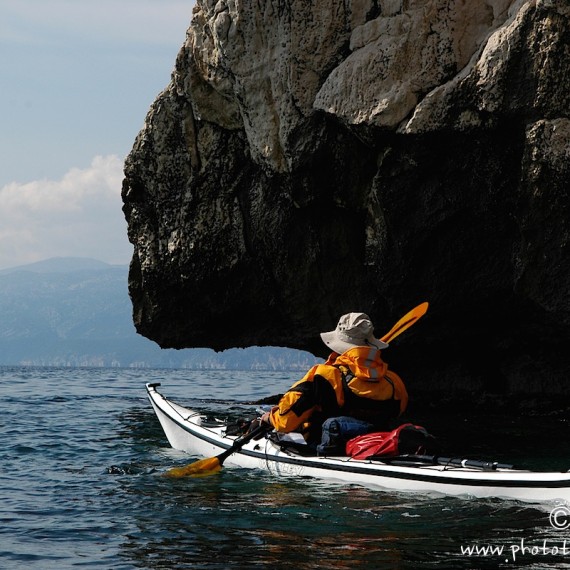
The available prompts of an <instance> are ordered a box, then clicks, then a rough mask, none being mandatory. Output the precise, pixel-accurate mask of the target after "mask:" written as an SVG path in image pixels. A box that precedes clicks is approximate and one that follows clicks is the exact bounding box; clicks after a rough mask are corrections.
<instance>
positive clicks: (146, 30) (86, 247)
mask: <svg viewBox="0 0 570 570" xmlns="http://www.w3.org/2000/svg"><path fill="white" fill-rule="evenodd" d="M194 3H195V2H194V1H193V0H0V70H1V73H0V269H4V268H7V267H15V266H19V265H24V264H27V263H32V262H35V261H40V260H43V259H47V258H50V257H68V256H69V257H92V258H95V259H99V260H101V261H105V262H107V263H113V264H126V263H128V262H129V260H130V257H131V255H132V246H131V245H130V244H129V242H128V240H127V227H126V222H125V220H124V217H123V214H122V211H121V206H122V202H121V197H120V192H121V182H122V179H123V162H124V159H125V157H126V155H127V154H128V153H129V152H130V150H131V148H132V145H133V143H134V140H135V137H136V135H137V133H138V132H139V131H140V129H141V128H142V126H143V123H144V119H145V116H146V113H147V111H148V109H149V107H150V105H151V103H152V102H153V101H154V99H155V98H156V96H157V95H158V94H159V93H160V92H161V91H162V90H163V89H164V88H165V87H166V86H167V85H168V83H169V81H170V74H171V72H172V69H173V68H174V62H175V59H176V54H177V53H178V51H179V49H180V47H181V46H182V44H183V43H184V40H185V36H186V30H187V28H188V26H189V25H190V21H191V18H192V9H193V6H194Z"/></svg>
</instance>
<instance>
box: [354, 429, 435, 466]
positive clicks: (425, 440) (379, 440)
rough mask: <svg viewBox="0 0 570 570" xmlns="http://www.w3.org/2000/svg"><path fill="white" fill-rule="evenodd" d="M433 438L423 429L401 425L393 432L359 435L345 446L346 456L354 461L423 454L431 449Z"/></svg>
mask: <svg viewBox="0 0 570 570" xmlns="http://www.w3.org/2000/svg"><path fill="white" fill-rule="evenodd" d="M433 442H434V438H433V436H431V435H430V434H429V433H428V432H427V431H426V430H425V429H424V428H423V427H421V426H415V425H413V424H403V425H401V426H400V427H397V428H396V429H395V430H393V431H378V432H373V433H367V434H365V435H359V436H358V437H354V438H352V439H351V440H349V441H348V442H347V444H346V454H347V455H350V457H352V458H354V459H366V458H368V457H372V456H373V455H376V456H384V457H393V456H395V455H402V454H408V453H411V454H424V453H426V452H427V451H428V448H431V447H433Z"/></svg>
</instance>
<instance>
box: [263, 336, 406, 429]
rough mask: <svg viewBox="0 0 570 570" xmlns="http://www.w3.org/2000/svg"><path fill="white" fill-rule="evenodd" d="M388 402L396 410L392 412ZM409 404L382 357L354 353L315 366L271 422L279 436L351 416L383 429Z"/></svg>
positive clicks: (365, 351)
mask: <svg viewBox="0 0 570 570" xmlns="http://www.w3.org/2000/svg"><path fill="white" fill-rule="evenodd" d="M343 375H344V377H345V378H346V380H347V381H348V382H347V384H348V390H347V388H346V387H344V386H343V384H344V380H343ZM347 400H349V401H347ZM388 402H390V404H395V405H391V406H390V409H388V407H387V405H386V404H387V403H388ZM407 403H408V393H407V391H406V387H405V386H404V383H403V382H402V379H401V378H400V377H399V376H398V375H397V374H396V373H394V372H392V371H391V370H388V365H387V364H386V363H385V362H384V361H383V360H382V358H381V356H380V351H379V350H378V349H376V348H370V347H355V348H352V349H350V350H347V351H346V352H344V353H343V354H340V355H339V354H336V353H334V352H333V353H332V354H331V355H330V356H329V358H328V360H327V361H326V362H325V363H324V364H318V365H316V366H313V367H312V368H311V369H310V370H309V371H308V372H307V374H305V376H304V377H303V378H301V380H299V381H298V382H296V383H295V384H293V386H291V388H290V389H289V390H288V391H287V392H286V393H285V394H284V395H283V397H282V398H281V400H280V401H279V404H278V406H277V407H275V408H274V409H273V410H272V411H271V414H270V420H271V423H272V425H273V427H274V428H275V429H276V430H277V431H280V432H291V431H294V430H299V429H301V431H304V429H306V428H308V425H309V424H310V420H311V419H315V416H318V418H319V421H320V422H321V423H322V421H324V420H325V419H326V418H329V417H334V416H341V415H350V416H353V417H356V418H358V419H363V420H366V421H369V422H371V423H375V424H379V425H380V424H382V422H385V421H386V420H387V419H391V418H388V417H387V415H389V416H392V417H394V416H397V415H399V414H401V413H402V412H403V411H404V410H405V409H406V406H407ZM394 411H395V413H394Z"/></svg>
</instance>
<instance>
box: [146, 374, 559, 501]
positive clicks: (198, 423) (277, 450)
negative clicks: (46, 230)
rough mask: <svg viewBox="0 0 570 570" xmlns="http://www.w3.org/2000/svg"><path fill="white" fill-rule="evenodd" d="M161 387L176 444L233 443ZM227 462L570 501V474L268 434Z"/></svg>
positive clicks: (388, 485) (162, 415) (168, 430)
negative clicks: (328, 448) (390, 458)
mask: <svg viewBox="0 0 570 570" xmlns="http://www.w3.org/2000/svg"><path fill="white" fill-rule="evenodd" d="M156 387H157V385H156V384H147V392H148V396H149V399H150V402H151V404H152V407H153V409H154V411H155V413H156V416H157V418H158V420H159V421H160V424H161V426H162V428H163V430H164V433H165V434H166V437H167V439H168V442H169V443H170V445H171V446H172V447H173V448H174V449H177V450H181V451H185V452H187V453H189V454H191V455H193V456H199V457H213V456H216V455H219V454H220V453H222V452H223V451H225V450H227V449H229V448H230V447H231V446H232V444H233V443H234V441H235V437H231V436H226V435H225V425H224V424H219V425H208V424H207V423H206V422H205V421H204V419H205V418H204V416H203V415H201V414H200V413H199V412H197V411H194V410H190V409H188V408H185V407H182V406H179V405H177V404H175V403H174V402H172V401H170V400H168V399H166V398H165V397H164V396H162V394H160V393H159V392H158V391H157V389H156ZM224 466H227V467H231V466H234V467H242V468H247V469H263V470H265V471H269V472H270V473H272V474H275V475H296V476H306V477H316V478H321V479H327V480H337V481H340V482H342V483H345V484H358V485H363V486H366V487H373V488H381V489H385V490H391V491H405V492H416V493H418V492H419V493H440V494H444V495H455V496H468V497H469V496H470V497H480V498H485V497H498V498H505V499H515V500H522V501H531V502H546V501H557V500H561V501H564V502H567V503H570V473H558V472H539V471H527V470H518V469H503V468H497V469H494V470H482V469H478V468H472V467H462V466H456V465H453V466H449V465H437V464H436V465H433V464H427V465H414V466H402V465H391V464H389V463H387V462H382V461H378V460H368V459H366V460H355V459H352V458H348V457H315V456H310V457H306V456H303V455H298V454H297V453H294V452H291V451H289V450H287V449H282V446H279V444H277V443H275V442H273V441H271V440H270V439H267V438H262V439H260V440H257V441H255V440H253V441H250V442H248V443H246V444H245V445H244V446H243V447H242V448H241V449H240V450H239V451H237V452H235V453H233V454H232V455H230V456H229V457H228V458H227V459H226V460H225V462H224Z"/></svg>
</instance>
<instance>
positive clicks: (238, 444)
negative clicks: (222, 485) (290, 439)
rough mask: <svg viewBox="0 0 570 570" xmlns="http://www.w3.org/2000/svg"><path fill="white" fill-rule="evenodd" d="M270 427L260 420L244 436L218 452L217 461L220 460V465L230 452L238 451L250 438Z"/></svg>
mask: <svg viewBox="0 0 570 570" xmlns="http://www.w3.org/2000/svg"><path fill="white" fill-rule="evenodd" d="M270 429H272V427H271V426H270V425H269V424H267V423H265V422H262V423H260V424H259V425H258V426H257V427H256V428H254V429H252V430H251V431H250V432H248V433H246V434H245V435H244V436H242V437H240V438H238V439H236V440H235V442H234V444H233V445H232V446H231V447H230V448H228V449H226V450H225V451H224V452H222V453H220V455H218V456H217V457H218V461H219V462H220V465H221V464H222V463H223V462H224V461H225V460H226V459H227V458H228V457H229V456H230V455H231V454H232V453H235V452H236V451H239V450H240V449H241V448H242V447H243V446H244V445H245V444H246V443H248V442H249V441H251V440H252V439H255V438H256V437H257V436H258V435H263V434H264V433H265V432H266V431H268V430H270Z"/></svg>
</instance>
